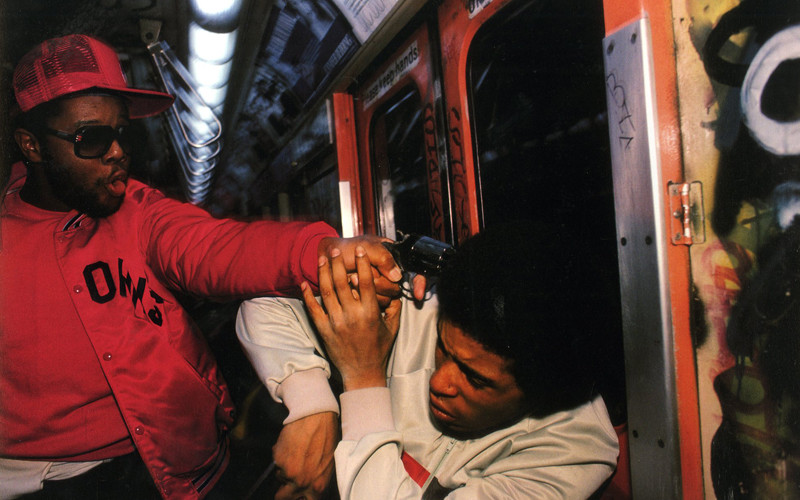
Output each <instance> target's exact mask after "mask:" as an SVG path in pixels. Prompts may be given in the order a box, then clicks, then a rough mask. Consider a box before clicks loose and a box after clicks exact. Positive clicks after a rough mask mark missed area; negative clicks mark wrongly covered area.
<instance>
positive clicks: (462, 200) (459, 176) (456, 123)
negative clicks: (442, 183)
mask: <svg viewBox="0 0 800 500" xmlns="http://www.w3.org/2000/svg"><path fill="white" fill-rule="evenodd" d="M447 122H448V124H449V127H450V129H449V134H450V168H451V173H452V178H453V199H454V200H455V204H456V207H455V216H456V235H457V239H458V241H463V240H465V239H467V238H468V237H469V235H470V229H469V222H468V217H469V215H468V214H469V194H468V192H469V188H468V187H467V175H466V172H464V148H463V145H462V144H463V143H462V137H461V113H460V112H459V110H458V109H456V108H450V112H449V113H448V118H447Z"/></svg>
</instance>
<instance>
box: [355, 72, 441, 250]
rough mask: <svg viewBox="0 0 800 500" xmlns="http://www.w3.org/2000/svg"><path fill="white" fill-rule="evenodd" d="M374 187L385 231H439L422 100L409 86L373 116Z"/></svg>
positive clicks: (422, 232)
mask: <svg viewBox="0 0 800 500" xmlns="http://www.w3.org/2000/svg"><path fill="white" fill-rule="evenodd" d="M370 143H371V148H370V150H371V154H372V159H371V160H372V165H373V169H374V171H373V172H374V173H373V179H374V183H375V184H374V189H375V197H376V203H377V207H378V214H379V217H380V226H381V232H382V233H383V234H384V235H385V236H387V237H390V238H393V237H395V236H397V232H398V231H399V232H402V233H403V234H410V233H416V234H424V235H427V236H433V230H432V228H431V213H430V208H429V202H428V199H429V197H428V173H427V171H426V169H425V151H424V144H425V142H424V129H423V114H422V100H421V97H420V94H419V91H418V90H417V88H416V87H414V86H407V87H404V88H403V89H401V90H400V91H399V92H397V94H396V95H395V96H394V97H393V98H392V99H391V100H389V101H388V102H387V103H385V104H384V105H383V106H382V107H381V108H380V109H379V110H378V111H377V112H376V113H375V115H374V116H373V118H372V125H371V127H370Z"/></svg>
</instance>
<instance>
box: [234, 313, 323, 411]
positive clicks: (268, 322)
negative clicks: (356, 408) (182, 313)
mask: <svg viewBox="0 0 800 500" xmlns="http://www.w3.org/2000/svg"><path fill="white" fill-rule="evenodd" d="M236 335H237V336H238V337H239V342H240V343H241V345H242V348H243V349H244V352H245V354H246V355H247V357H248V359H249V360H250V363H251V364H252V365H253V367H254V368H255V370H256V373H258V376H259V378H260V379H261V381H262V382H263V383H264V385H265V386H266V387H267V390H268V391H269V393H270V395H271V396H272V397H273V399H275V400H276V401H278V402H279V403H283V404H284V405H286V408H287V409H288V410H289V416H288V417H287V418H286V420H285V421H284V424H288V423H290V422H293V421H295V420H298V419H300V418H302V417H305V416H308V415H313V414H315V413H321V412H325V411H332V412H335V413H339V405H338V404H337V402H336V398H335V397H334V395H333V391H331V388H330V385H329V383H328V379H329V378H330V375H331V370H330V364H329V363H328V361H327V360H325V359H324V358H323V357H322V356H321V355H320V353H321V352H322V347H321V345H320V343H319V340H318V339H317V337H316V335H315V334H314V330H313V328H312V326H311V324H310V322H309V320H308V317H307V316H306V314H305V306H304V305H303V303H302V301H300V300H298V299H278V298H257V299H252V300H247V301H244V302H243V303H242V305H241V306H240V307H239V313H238V315H237V318H236Z"/></svg>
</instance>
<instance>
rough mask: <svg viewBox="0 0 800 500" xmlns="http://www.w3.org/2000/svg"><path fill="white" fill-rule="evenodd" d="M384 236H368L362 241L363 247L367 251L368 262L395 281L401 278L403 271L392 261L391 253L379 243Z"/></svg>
mask: <svg viewBox="0 0 800 500" xmlns="http://www.w3.org/2000/svg"><path fill="white" fill-rule="evenodd" d="M384 240H385V238H383V239H382V238H379V237H369V238H366V241H365V242H364V243H363V247H364V249H365V250H366V252H367V257H369V261H370V263H372V265H373V266H375V268H376V269H377V270H378V272H379V273H380V274H381V275H382V276H384V277H386V278H387V279H388V280H389V281H391V282H393V283H397V282H398V281H400V280H402V279H403V272H402V271H401V270H400V267H399V266H398V265H397V263H396V262H395V261H394V257H392V253H391V252H389V250H388V249H387V248H386V247H385V246H383V245H382V244H381V241H384Z"/></svg>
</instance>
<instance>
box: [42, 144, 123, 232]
mask: <svg viewBox="0 0 800 500" xmlns="http://www.w3.org/2000/svg"><path fill="white" fill-rule="evenodd" d="M42 164H43V165H44V168H43V169H42V170H43V171H44V176H45V178H46V179H47V181H48V182H49V183H50V186H51V187H52V189H53V194H54V195H55V197H56V198H58V199H59V200H60V201H61V202H62V203H64V204H66V205H67V206H68V207H70V208H72V209H74V210H77V211H78V212H81V213H84V214H86V215H88V216H89V217H92V218H95V219H96V218H102V217H108V216H109V215H112V214H114V213H115V212H116V211H117V210H119V207H120V206H122V201H123V200H124V199H125V197H124V196H122V197H120V198H114V199H112V200H111V201H110V202H106V203H104V202H103V201H102V200H101V198H100V196H99V195H98V194H97V192H96V191H92V190H91V189H88V188H87V187H86V186H84V185H83V184H81V183H80V182H78V180H77V179H75V176H74V174H73V173H72V171H71V170H70V169H69V167H67V166H65V165H62V164H60V163H58V162H57V161H55V159H54V158H53V156H52V155H51V154H50V152H49V151H43V152H42ZM95 187H96V189H97V190H101V189H103V190H104V189H105V188H104V186H103V185H102V184H100V183H98V184H97V185H96V186H95Z"/></svg>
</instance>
